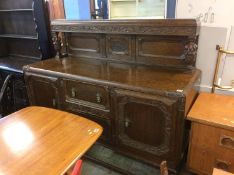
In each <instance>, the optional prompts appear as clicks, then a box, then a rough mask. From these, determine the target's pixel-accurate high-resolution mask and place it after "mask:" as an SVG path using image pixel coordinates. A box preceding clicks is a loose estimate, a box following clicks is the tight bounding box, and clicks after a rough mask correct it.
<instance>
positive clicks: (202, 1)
mask: <svg viewBox="0 0 234 175" xmlns="http://www.w3.org/2000/svg"><path fill="white" fill-rule="evenodd" d="M209 9H210V11H209ZM207 12H209V18H208V23H209V21H210V20H209V19H210V18H211V13H214V23H215V24H219V25H230V24H234V19H233V18H234V0H177V11H176V16H177V18H196V17H198V16H199V15H200V14H202V15H203V17H204V16H205V13H207ZM202 19H204V18H202Z"/></svg>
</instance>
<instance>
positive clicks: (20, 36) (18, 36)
mask: <svg viewBox="0 0 234 175" xmlns="http://www.w3.org/2000/svg"><path fill="white" fill-rule="evenodd" d="M0 38H13V39H31V40H36V39H38V38H37V36H30V35H16V34H0Z"/></svg>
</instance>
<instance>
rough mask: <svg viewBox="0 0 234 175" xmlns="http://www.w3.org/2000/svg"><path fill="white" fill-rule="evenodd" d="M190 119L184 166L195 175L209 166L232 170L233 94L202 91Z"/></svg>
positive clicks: (202, 172)
mask: <svg viewBox="0 0 234 175" xmlns="http://www.w3.org/2000/svg"><path fill="white" fill-rule="evenodd" d="M188 116H189V119H190V120H192V121H193V122H192V130H191V135H190V147H189V157H188V167H189V168H190V169H191V170H192V171H194V172H196V173H198V174H212V171H213V168H220V169H223V170H225V171H229V172H232V173H233V172H234V97H228V96H223V95H215V94H205V93H202V94H201V95H200V96H199V97H198V99H197V101H196V102H195V105H194V106H193V108H192V110H191V111H190V113H189V115H188Z"/></svg>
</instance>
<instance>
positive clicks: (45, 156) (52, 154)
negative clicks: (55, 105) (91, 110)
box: [0, 107, 102, 175]
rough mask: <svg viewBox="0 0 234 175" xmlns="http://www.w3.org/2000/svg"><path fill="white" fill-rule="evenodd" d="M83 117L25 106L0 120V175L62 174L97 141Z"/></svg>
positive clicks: (92, 125) (92, 126)
mask: <svg viewBox="0 0 234 175" xmlns="http://www.w3.org/2000/svg"><path fill="white" fill-rule="evenodd" d="M101 133H102V127H101V126H100V125H98V124H96V123H95V122H92V121H90V120H88V119H85V118H83V117H79V116H77V115H73V114H70V113H67V112H62V111H58V110H55V109H49V108H43V107H28V108H25V109H22V110H20V111H18V112H16V113H13V114H11V115H9V116H7V117H5V118H2V119H1V120H0V175H42V174H46V175H50V174H51V175H59V174H64V173H65V172H66V171H67V170H68V169H69V167H71V166H72V165H73V164H74V163H75V162H76V161H77V160H78V159H79V158H80V157H81V156H82V155H83V154H84V153H85V152H86V151H87V150H88V149H89V148H90V147H91V146H92V145H93V144H94V142H95V141H96V140H97V139H98V138H99V136H100V135H101Z"/></svg>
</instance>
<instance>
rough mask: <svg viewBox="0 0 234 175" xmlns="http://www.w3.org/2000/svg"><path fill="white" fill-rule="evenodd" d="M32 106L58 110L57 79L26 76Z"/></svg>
mask: <svg viewBox="0 0 234 175" xmlns="http://www.w3.org/2000/svg"><path fill="white" fill-rule="evenodd" d="M25 81H26V84H27V91H28V96H29V101H30V104H31V105H37V106H44V107H49V108H58V107H59V106H58V87H57V78H54V77H47V76H39V75H27V74H26V75H25Z"/></svg>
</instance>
